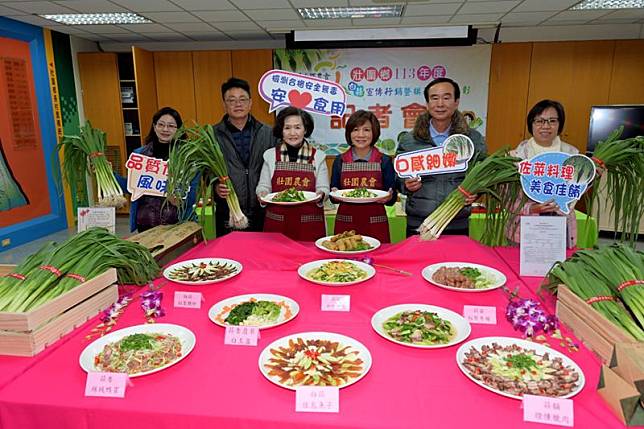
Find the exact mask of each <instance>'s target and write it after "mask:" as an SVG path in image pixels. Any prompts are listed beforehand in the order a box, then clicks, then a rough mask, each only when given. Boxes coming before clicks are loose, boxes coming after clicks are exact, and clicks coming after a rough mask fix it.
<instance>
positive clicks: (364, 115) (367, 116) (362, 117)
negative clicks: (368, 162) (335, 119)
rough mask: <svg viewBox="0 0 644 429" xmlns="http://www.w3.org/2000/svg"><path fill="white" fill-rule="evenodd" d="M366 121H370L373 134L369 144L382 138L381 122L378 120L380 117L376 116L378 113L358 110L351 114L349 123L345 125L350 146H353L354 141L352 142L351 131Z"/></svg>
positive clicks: (345, 133)
mask: <svg viewBox="0 0 644 429" xmlns="http://www.w3.org/2000/svg"><path fill="white" fill-rule="evenodd" d="M365 122H369V123H370V124H371V133H372V134H373V136H372V137H371V143H369V144H370V145H371V146H373V145H375V144H376V142H377V141H378V139H379V138H380V122H379V121H378V118H376V115H374V114H373V112H369V111H367V110H358V111H357V112H354V113H353V114H352V115H351V116H349V119H348V120H347V124H346V125H345V127H344V128H345V131H344V137H345V138H346V140H347V144H348V145H349V146H353V143H352V142H351V133H352V132H353V130H355V129H356V128H358V127H359V126H361V125H363V124H364V123H365Z"/></svg>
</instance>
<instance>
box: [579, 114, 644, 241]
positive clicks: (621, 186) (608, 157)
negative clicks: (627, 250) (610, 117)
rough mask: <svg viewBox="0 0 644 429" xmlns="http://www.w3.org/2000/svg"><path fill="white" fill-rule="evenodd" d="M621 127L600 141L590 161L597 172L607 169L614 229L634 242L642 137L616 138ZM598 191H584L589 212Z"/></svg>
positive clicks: (643, 182) (642, 173)
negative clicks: (594, 165) (595, 166)
mask: <svg viewBox="0 0 644 429" xmlns="http://www.w3.org/2000/svg"><path fill="white" fill-rule="evenodd" d="M623 129H624V127H623V126H622V127H620V128H618V129H616V130H615V131H613V132H612V133H611V134H610V135H609V136H608V137H607V138H606V139H605V140H603V141H600V142H599V143H598V144H597V146H596V147H595V151H594V152H593V157H592V160H593V161H594V162H595V164H596V165H597V167H598V169H599V171H605V172H606V174H605V176H606V185H605V189H607V192H605V194H606V195H607V205H608V207H609V208H610V212H611V213H612V214H613V216H614V228H615V232H617V231H621V232H622V234H621V239H622V240H624V241H629V242H631V244H633V245H634V243H635V241H636V240H637V236H638V232H639V224H640V221H641V220H642V216H644V136H638V137H633V138H628V139H624V140H618V139H619V137H620V136H621V135H622V131H623ZM598 194H599V192H598V189H595V190H594V192H587V193H586V198H587V200H586V201H587V207H588V214H589V215H590V214H592V213H593V206H594V205H595V200H596V199H597V195H598ZM598 214H599V212H598Z"/></svg>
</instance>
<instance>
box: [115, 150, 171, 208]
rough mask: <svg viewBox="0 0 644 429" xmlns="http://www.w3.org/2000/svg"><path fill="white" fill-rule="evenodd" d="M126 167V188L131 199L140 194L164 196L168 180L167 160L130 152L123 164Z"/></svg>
mask: <svg viewBox="0 0 644 429" xmlns="http://www.w3.org/2000/svg"><path fill="white" fill-rule="evenodd" d="M125 167H126V168H127V190H128V192H129V193H130V194H132V198H131V200H132V201H136V200H138V199H139V198H141V196H142V195H153V196H157V197H164V196H165V189H166V185H167V181H168V162H167V161H164V160H162V159H158V158H153V157H151V156H146V155H141V154H140V153H131V154H130V157H129V158H128V160H127V164H125Z"/></svg>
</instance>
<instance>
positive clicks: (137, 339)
mask: <svg viewBox="0 0 644 429" xmlns="http://www.w3.org/2000/svg"><path fill="white" fill-rule="evenodd" d="M153 343H154V337H153V336H151V335H147V334H132V335H129V336H127V337H125V338H124V339H123V341H122V342H121V350H122V351H128V350H149V349H151V348H152V344H153Z"/></svg>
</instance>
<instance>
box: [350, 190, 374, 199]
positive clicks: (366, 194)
mask: <svg viewBox="0 0 644 429" xmlns="http://www.w3.org/2000/svg"><path fill="white" fill-rule="evenodd" d="M342 196H343V197H347V198H375V197H377V196H378V194H376V193H375V192H371V191H370V190H368V189H367V188H355V189H351V190H350V191H346V192H343V193H342Z"/></svg>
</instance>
